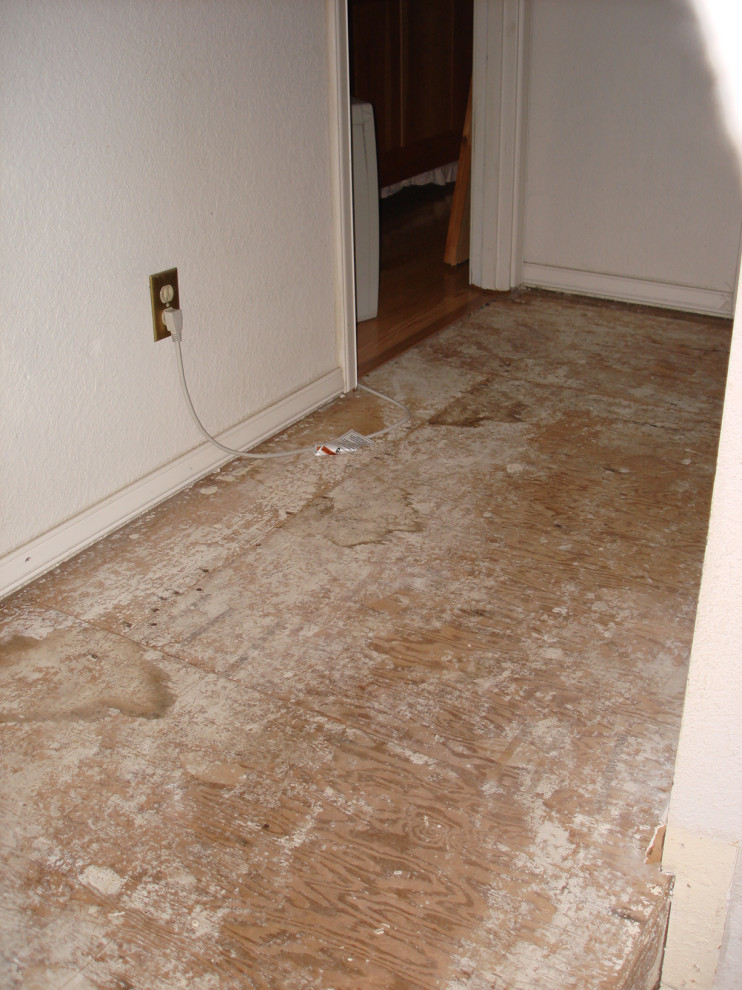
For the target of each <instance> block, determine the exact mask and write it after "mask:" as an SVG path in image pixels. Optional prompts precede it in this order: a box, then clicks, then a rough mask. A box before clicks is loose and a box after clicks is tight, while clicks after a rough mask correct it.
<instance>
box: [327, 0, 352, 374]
mask: <svg viewBox="0 0 742 990" xmlns="http://www.w3.org/2000/svg"><path fill="white" fill-rule="evenodd" d="M326 9H327V27H328V30H327V35H328V43H329V46H330V51H329V63H330V80H329V94H328V95H329V106H330V141H331V150H332V155H331V158H332V163H333V176H332V180H333V181H332V189H333V199H334V202H333V214H334V227H335V233H334V242H335V332H336V340H337V355H338V364H339V365H340V367H341V368H342V371H343V380H344V383H345V384H344V388H345V391H346V392H350V391H352V390H353V389H354V388H355V387H356V385H357V384H358V356H357V353H356V288H355V267H354V265H355V248H354V244H353V168H352V164H351V147H350V135H351V123H350V71H349V65H348V62H349V55H348V4H347V0H326Z"/></svg>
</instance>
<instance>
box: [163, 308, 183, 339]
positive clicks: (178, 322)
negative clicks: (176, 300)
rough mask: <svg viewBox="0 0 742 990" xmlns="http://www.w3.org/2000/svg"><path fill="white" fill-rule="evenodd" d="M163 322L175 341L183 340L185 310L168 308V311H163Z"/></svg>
mask: <svg viewBox="0 0 742 990" xmlns="http://www.w3.org/2000/svg"><path fill="white" fill-rule="evenodd" d="M162 322H163V323H164V324H165V326H166V327H167V328H168V330H169V331H170V333H171V335H172V338H173V340H182V339H183V310H182V309H173V308H172V306H168V307H167V309H165V310H163V313H162Z"/></svg>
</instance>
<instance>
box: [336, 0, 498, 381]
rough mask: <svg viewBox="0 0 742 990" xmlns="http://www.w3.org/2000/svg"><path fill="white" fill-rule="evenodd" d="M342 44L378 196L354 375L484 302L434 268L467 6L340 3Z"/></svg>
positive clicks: (457, 111) (382, 0)
mask: <svg viewBox="0 0 742 990" xmlns="http://www.w3.org/2000/svg"><path fill="white" fill-rule="evenodd" d="M348 34H349V65H350V92H351V96H352V97H355V98H357V99H359V100H362V101H364V102H367V103H370V104H371V106H372V107H373V111H374V118H375V129H376V149H377V162H378V177H379V188H380V190H381V192H382V195H381V198H380V204H379V235H380V236H379V241H380V264H379V306H378V314H377V316H376V317H374V318H373V319H367V320H364V321H362V322H361V323H359V324H358V325H357V335H356V341H357V352H358V374H359V375H363V374H365V373H366V372H368V371H370V370H371V369H372V368H374V367H377V366H378V365H379V364H382V363H384V362H385V361H387V360H389V359H390V358H391V357H393V356H394V355H396V354H398V353H400V352H401V351H403V350H405V349H406V348H407V347H410V346H412V345H413V344H414V343H417V342H418V341H419V340H421V339H423V338H424V337H425V336H428V335H429V334H431V333H433V332H435V331H436V330H438V329H440V328H441V327H443V326H446V325H447V324H448V323H451V322H452V321H453V320H456V319H457V318H458V317H460V316H463V315H464V314H465V313H467V312H470V311H471V310H472V309H475V308H477V307H478V306H480V305H482V302H483V301H484V299H485V298H486V297H487V295H488V293H486V292H485V291H484V290H481V289H478V288H476V287H474V286H470V285H469V266H468V264H467V263H466V262H464V263H462V264H460V265H458V266H456V267H452V266H450V265H447V264H445V263H444V261H443V254H444V248H445V243H446V234H447V229H448V221H449V217H450V214H451V202H452V197H453V188H454V186H453V182H452V181H448V180H451V179H453V178H455V168H456V163H457V161H458V157H459V151H460V146H461V135H462V130H463V125H464V117H465V113H466V104H467V97H468V93H469V86H470V82H471V71H472V39H473V0H348ZM442 180H443V181H444V182H445V183H446V184H443V185H439V184H437V183H440V182H441V181H442Z"/></svg>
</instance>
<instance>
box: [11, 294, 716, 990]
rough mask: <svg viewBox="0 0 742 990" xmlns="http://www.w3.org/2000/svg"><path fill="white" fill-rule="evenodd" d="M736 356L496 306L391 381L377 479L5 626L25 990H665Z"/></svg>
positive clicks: (503, 302)
mask: <svg viewBox="0 0 742 990" xmlns="http://www.w3.org/2000/svg"><path fill="white" fill-rule="evenodd" d="M730 329H731V327H730V324H729V323H728V322H726V321H721V320H714V319H711V318H704V317H697V316H689V315H684V314H675V313H668V312H659V311H657V310H647V309H640V308H632V307H628V306H622V305H618V304H611V303H602V302H598V301H591V300H586V299H580V298H567V297H559V296H553V295H549V294H546V293H540V292H528V293H525V294H524V295H523V296H522V297H521V298H520V299H519V300H517V301H516V300H511V299H509V298H505V297H499V296H498V297H495V298H494V299H493V300H492V301H491V302H490V303H489V304H488V305H486V306H485V307H484V308H482V309H480V310H478V311H476V312H475V313H472V314H470V315H469V316H467V317H466V318H464V319H463V320H461V321H459V322H458V323H455V324H454V325H452V326H450V327H448V328H446V329H444V330H442V331H440V332H438V333H436V334H435V335H434V336H432V337H430V338H429V339H427V340H425V341H424V342H423V343H420V344H418V345H417V346H415V347H414V348H412V349H411V350H407V351H406V352H405V353H403V354H401V355H399V356H398V357H396V358H395V359H394V360H392V361H390V362H388V363H386V364H384V365H383V366H381V367H379V368H377V369H376V370H375V371H374V372H372V373H371V374H370V375H369V376H368V377H367V379H366V381H367V382H368V384H370V385H372V386H373V387H374V388H376V389H380V390H381V391H383V392H385V393H387V394H389V395H392V396H394V397H395V398H398V399H400V400H403V401H404V402H406V403H407V404H408V405H409V407H410V409H411V412H412V420H411V422H410V423H408V424H407V425H406V426H404V427H401V428H398V429H397V430H395V431H393V432H391V433H389V434H387V435H386V436H385V437H382V438H381V439H379V440H378V441H377V443H376V444H375V445H374V446H373V447H372V448H370V449H368V450H365V451H361V452H359V453H357V454H354V455H348V456H338V457H334V458H315V457H313V456H311V455H305V456H302V457H299V458H295V459H291V460H274V461H260V462H247V461H232V462H231V463H230V464H227V465H226V466H224V467H223V468H222V470H221V471H219V472H216V473H215V474H213V475H211V476H209V477H208V478H205V479H203V480H202V481H200V482H198V483H197V484H195V485H194V486H192V487H191V488H190V489H188V490H186V491H184V492H182V493H180V494H178V495H177V496H175V497H174V498H173V499H171V500H170V501H169V502H168V503H167V504H164V505H162V506H160V507H158V508H157V509H155V510H153V511H151V512H149V513H148V514H147V515H146V516H144V517H142V518H140V519H139V520H137V521H135V522H133V523H131V524H129V525H128V526H126V527H125V528H123V529H121V530H120V531H118V532H117V533H115V534H113V535H112V536H110V537H108V538H107V539H105V540H103V541H101V542H100V543H98V544H96V545H95V546H93V547H91V548H90V549H88V550H87V551H85V552H84V553H82V554H81V555H79V556H78V557H76V558H75V559H73V560H70V561H69V562H67V563H66V564H64V565H63V566H62V567H60V568H58V569H57V570H56V571H54V572H52V573H50V574H49V575H47V576H46V577H44V578H42V579H41V580H39V581H37V582H36V583H35V584H33V585H31V586H29V587H28V588H26V589H24V590H23V591H21V592H19V593H17V594H16V595H14V596H13V597H11V598H9V599H6V600H5V601H4V602H3V603H1V604H0V850H1V852H2V855H1V857H0V887H1V889H2V897H1V898H0V986H2V987H3V988H6V987H7V988H23V990H41V988H53V990H91V988H95V990H98V988H100V990H124V988H129V990H131V988H136V990H170V988H178V987H187V988H188V990H238V988H239V990H245V988H286V990H331V988H334V990H351V988H352V990H359V988H360V990H365V988H370V990H407V988H425V990H586V988H589V990H639V988H644V987H647V986H651V982H650V981H651V980H652V974H653V971H654V970H653V967H654V964H655V960H656V954H657V951H658V949H659V948H660V947H661V944H662V937H663V931H664V924H665V919H666V916H667V910H668V905H669V898H670V888H671V880H670V878H668V877H666V876H664V875H663V874H662V873H661V871H660V869H659V867H658V866H657V865H647V864H645V862H644V856H645V850H646V848H647V845H648V844H649V842H650V839H651V837H652V834H653V830H654V828H655V825H656V824H657V822H658V820H659V819H660V816H661V815H662V812H663V809H664V807H665V805H666V802H667V798H668V794H669V790H670V785H671V780H672V771H673V762H674V756H675V747H676V743H677V736H678V731H679V724H680V715H681V708H682V701H683V692H684V685H685V677H686V670H687V663H688V656H689V650H690V643H691V635H692V629H693V619H694V612H695V606H696V598H697V592H698V586H699V581H700V573H701V564H702V558H703V552H704V546H705V538H706V529H707V521H708V511H709V502H710V496H711V487H712V481H713V474H714V465H715V453H716V445H717V438H718V430H719V422H720V414H721V403H722V397H723V390H724V380H725V369H726V361H727V352H728V346H729V340H730ZM397 414H398V410H396V409H395V408H394V407H389V406H388V405H385V404H384V403H382V402H380V401H379V400H378V399H377V398H375V397H374V396H372V395H369V394H368V393H363V392H357V393H354V394H352V395H350V396H347V397H345V398H343V399H340V400H338V401H337V402H335V403H333V404H332V405H331V406H328V407H327V408H325V409H323V410H320V411H319V412H317V413H315V414H314V415H313V416H311V417H309V418H308V419H307V420H305V421H303V422H301V423H299V424H297V425H296V426H295V427H293V428H292V429H291V430H289V431H287V432H286V434H285V435H282V436H281V437H279V438H276V439H275V440H274V441H272V442H271V445H273V446H279V447H280V446H282V445H286V444H290V445H292V446H293V445H297V444H298V445H301V444H303V443H305V442H307V441H309V440H323V439H328V438H330V437H332V436H336V435H338V434H339V433H341V432H344V431H345V430H346V429H348V428H351V427H352V428H355V429H358V430H360V431H362V432H372V431H373V430H375V429H378V428H379V427H380V426H381V425H382V424H383V423H385V422H392V421H393V420H394V419H395V418H396V417H397Z"/></svg>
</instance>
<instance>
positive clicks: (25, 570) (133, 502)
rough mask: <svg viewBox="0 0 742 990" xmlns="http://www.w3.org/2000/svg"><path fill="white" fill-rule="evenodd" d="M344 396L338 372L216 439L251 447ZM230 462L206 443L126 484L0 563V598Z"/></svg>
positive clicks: (312, 383)
mask: <svg viewBox="0 0 742 990" xmlns="http://www.w3.org/2000/svg"><path fill="white" fill-rule="evenodd" d="M342 391H343V372H342V370H341V369H340V368H335V369H334V370H333V371H331V372H329V373H328V374H326V375H323V376H322V377H321V378H318V379H316V380H315V381H313V382H310V384H309V385H305V386H304V387H303V388H300V389H298V390H297V391H296V392H293V393H292V394H291V395H288V396H286V397H285V398H284V399H281V400H280V401H279V402H276V403H275V404H274V405H272V406H269V407H268V408H267V409H264V410H263V411H262V412H259V413H256V414H255V415H254V416H249V417H248V418H247V419H245V420H243V421H242V422H241V423H238V424H237V426H233V427H232V428H231V429H229V430H227V431H225V432H224V433H222V434H221V435H220V436H219V437H217V439H218V440H219V441H220V442H221V443H223V444H225V445H226V446H228V447H234V448H236V449H242V448H248V447H253V446H255V445H256V444H257V443H259V442H260V441H261V440H265V439H266V438H267V437H271V436H273V435H274V434H276V433H279V432H280V431H281V430H283V429H285V428H286V427H287V426H289V425H290V424H291V423H295V422H296V421H297V420H299V419H301V418H302V417H304V416H306V415H307V414H308V413H310V412H312V411H313V410H314V409H317V408H318V407H319V406H321V405H323V404H324V403H325V402H329V401H330V400H331V399H334V398H335V397H336V396H338V395H340V394H341V393H342ZM228 460H230V458H229V456H227V455H224V454H222V453H220V452H219V450H218V449H217V448H216V447H214V446H212V445H211V444H210V443H208V442H205V443H202V444H201V445H200V446H199V447H196V448H195V449H194V450H191V451H189V453H187V454H183V455H182V456H181V457H178V458H176V460H174V461H171V462H170V463H169V464H166V465H164V466H163V467H161V468H158V469H157V470H156V471H153V472H152V473H151V474H148V475H146V476H145V477H144V478H140V479H139V481H135V482H133V483H132V484H131V485H127V486H126V488H122V489H121V490H120V491H118V492H115V493H114V494H113V495H110V496H109V497H108V498H105V499H103V501H101V502H98V503H97V504H96V505H93V506H90V508H88V509H85V510H83V511H82V512H80V513H78V514H77V515H76V516H73V517H72V518H71V519H68V520H67V521H66V522H63V523H61V524H60V525H59V526H55V527H54V528H53V529H50V530H49V531H48V532H46V533H44V534H42V535H41V536H38V537H36V539H34V540H31V541H30V542H29V543H26V544H24V545H23V546H21V547H18V548H16V549H15V550H12V551H11V552H10V553H8V554H6V555H5V556H4V557H2V558H0V598H3V597H4V596H5V595H9V594H10V593H11V592H13V591H17V590H18V589H19V588H21V587H22V586H23V585H25V584H28V583H29V582H30V581H33V580H34V579H35V578H37V577H40V575H42V574H44V573H45V572H46V571H49V570H51V569H52V568H53V567H56V566H57V564H61V563H62V561H63V560H66V559H67V558H68V557H72V556H74V555H75V554H77V553H79V552H80V551H81V550H84V549H85V547H88V546H90V544H91V543H95V542H96V540H99V539H101V537H103V536H106V535H107V534H108V533H111V532H113V531H114V530H116V529H118V528H119V527H121V526H123V525H124V524H125V523H127V522H129V521H130V520H132V519H134V518H135V517H136V516H139V515H141V514H142V513H144V512H146V511H147V510H148V509H151V508H152V507H153V506H155V505H157V504H158V502H162V501H164V500H165V499H167V498H170V496H171V495H174V494H175V493H176V492H178V491H180V490H181V489H182V488H186V487H187V486H188V485H190V484H192V483H193V482H194V481H197V480H198V479H199V478H202V477H203V476H204V475H207V474H209V473H210V472H211V471H214V470H215V469H216V468H217V467H219V465H220V464H223V463H224V462H225V461H228Z"/></svg>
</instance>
